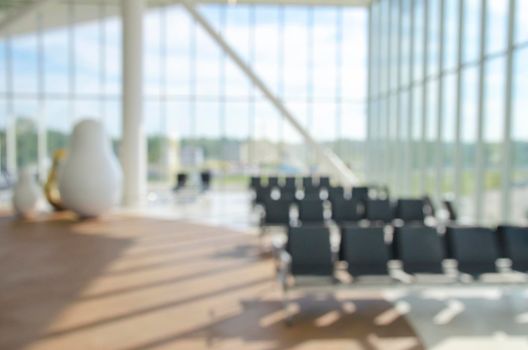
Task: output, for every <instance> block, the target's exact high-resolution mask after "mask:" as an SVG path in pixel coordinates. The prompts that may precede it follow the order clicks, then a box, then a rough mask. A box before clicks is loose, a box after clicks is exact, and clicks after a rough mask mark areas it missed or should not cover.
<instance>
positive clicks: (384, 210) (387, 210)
mask: <svg viewBox="0 0 528 350" xmlns="http://www.w3.org/2000/svg"><path fill="white" fill-rule="evenodd" d="M365 217H366V219H367V220H370V221H380V222H384V223H388V222H391V221H392V220H393V219H394V213H393V210H392V204H391V202H390V200H389V199H369V200H367V202H366V205H365Z"/></svg>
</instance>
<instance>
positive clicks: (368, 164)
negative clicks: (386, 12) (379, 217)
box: [336, 4, 374, 179]
mask: <svg viewBox="0 0 528 350" xmlns="http://www.w3.org/2000/svg"><path fill="white" fill-rule="evenodd" d="M367 11H368V29H367V30H368V33H367V35H368V43H367V52H368V57H367V75H368V78H367V120H366V122H367V123H366V124H367V138H366V140H365V146H366V150H365V152H364V163H365V178H367V179H370V178H372V176H373V175H374V174H373V171H372V161H373V158H374V157H373V153H372V144H373V141H374V140H373V125H372V118H373V104H374V101H373V95H374V92H373V84H372V80H373V78H374V77H373V76H372V70H373V67H372V58H373V46H374V45H373V42H372V41H373V39H374V33H373V27H374V26H373V18H372V17H373V13H372V4H370V5H369V6H368V10H367ZM339 13H340V14H341V15H342V10H340V12H339ZM342 22H343V20H342V16H340V20H339V23H340V26H339V27H340V28H341V30H342V25H343V23H342ZM342 42H343V40H341V44H338V45H342ZM338 47H339V49H340V51H342V50H341V46H338ZM337 56H339V55H337ZM339 63H340V62H339ZM340 76H341V74H340V73H339V72H338V74H337V80H338V81H339V82H338V86H339V91H336V95H341V91H340V90H341V89H340V87H341V78H340ZM336 103H337V108H339V109H338V110H336V113H337V115H338V118H339V122H338V123H337V128H338V130H337V136H338V139H339V140H340V142H339V143H340V147H339V151H340V154H341V156H342V155H343V150H342V147H341V144H342V142H343V141H342V140H341V129H342V120H341V119H342V116H341V104H342V103H343V101H342V98H341V96H340V99H339V100H337V101H336Z"/></svg>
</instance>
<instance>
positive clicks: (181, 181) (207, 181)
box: [172, 170, 212, 192]
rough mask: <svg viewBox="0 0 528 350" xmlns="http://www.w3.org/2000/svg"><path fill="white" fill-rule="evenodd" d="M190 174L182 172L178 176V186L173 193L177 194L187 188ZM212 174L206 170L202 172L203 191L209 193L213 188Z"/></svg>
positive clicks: (176, 185) (201, 183) (201, 185)
mask: <svg viewBox="0 0 528 350" xmlns="http://www.w3.org/2000/svg"><path fill="white" fill-rule="evenodd" d="M188 180H189V174H188V173H185V172H182V173H178V174H176V184H175V185H174V187H173V189H172V190H173V191H174V192H177V191H179V190H182V189H183V188H185V186H187V183H188V182H189V181H188ZM211 181H212V173H211V171H210V170H204V171H201V172H200V187H201V189H202V191H207V190H209V188H210V187H211Z"/></svg>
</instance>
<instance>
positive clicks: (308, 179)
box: [302, 176, 315, 188]
mask: <svg viewBox="0 0 528 350" xmlns="http://www.w3.org/2000/svg"><path fill="white" fill-rule="evenodd" d="M314 186H315V184H314V179H313V177H312V176H304V177H303V178H302V187H303V188H310V187H314Z"/></svg>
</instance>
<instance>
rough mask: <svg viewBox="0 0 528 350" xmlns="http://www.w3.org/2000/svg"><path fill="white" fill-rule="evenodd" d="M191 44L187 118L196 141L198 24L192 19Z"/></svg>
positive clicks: (192, 136)
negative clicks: (189, 93) (189, 92)
mask: <svg viewBox="0 0 528 350" xmlns="http://www.w3.org/2000/svg"><path fill="white" fill-rule="evenodd" d="M191 27H192V28H191V33H190V35H191V42H190V44H191V45H190V47H189V50H190V55H189V68H190V69H189V70H190V73H191V74H190V80H191V81H190V84H189V85H190V91H191V96H190V97H191V98H190V111H189V112H190V113H189V116H190V118H191V120H190V126H191V139H193V138H194V139H197V138H198V135H197V133H196V132H197V130H196V103H197V101H196V99H197V96H196V95H197V82H196V77H197V67H196V59H197V58H198V55H197V52H196V40H197V27H198V23H197V21H196V20H195V19H192V21H191Z"/></svg>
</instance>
